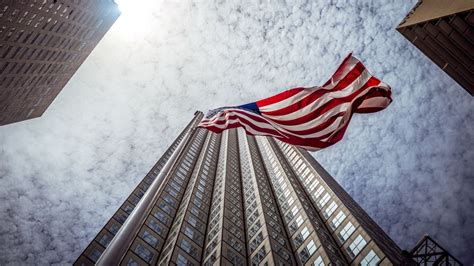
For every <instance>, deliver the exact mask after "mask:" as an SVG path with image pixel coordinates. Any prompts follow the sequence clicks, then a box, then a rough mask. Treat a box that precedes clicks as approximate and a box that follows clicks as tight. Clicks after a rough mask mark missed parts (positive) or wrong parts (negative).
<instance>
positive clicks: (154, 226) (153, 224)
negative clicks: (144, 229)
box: [148, 220, 163, 235]
mask: <svg viewBox="0 0 474 266" xmlns="http://www.w3.org/2000/svg"><path fill="white" fill-rule="evenodd" d="M148 226H149V227H150V228H151V229H153V231H155V232H156V233H157V234H159V235H161V232H162V231H163V229H162V228H161V226H160V225H159V224H158V223H157V222H155V220H150V222H149V223H148Z"/></svg>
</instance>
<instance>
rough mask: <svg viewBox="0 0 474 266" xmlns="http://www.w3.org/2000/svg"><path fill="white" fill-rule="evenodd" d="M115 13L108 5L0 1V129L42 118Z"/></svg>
mask: <svg viewBox="0 0 474 266" xmlns="http://www.w3.org/2000/svg"><path fill="white" fill-rule="evenodd" d="M119 14H120V12H119V10H118V7H117V5H116V4H115V3H114V2H113V1H112V0H82V1H72V0H41V1H39V0H2V1H0V125H5V124H9V123H14V122H18V121H22V120H25V119H30V118H35V117H39V116H41V115H42V114H43V113H44V111H45V110H46V109H47V108H48V106H49V105H50V104H51V103H52V102H53V100H54V99H55V98H56V96H57V95H58V94H59V92H60V91H61V89H62V88H63V87H64V86H65V85H66V83H67V82H68V81H69V79H70V78H71V77H72V76H73V74H74V73H75V72H76V71H77V69H78V68H79V66H80V65H81V64H82V63H83V62H84V60H85V59H86V58H87V56H88V55H89V54H90V53H91V52H92V50H93V49H94V47H95V46H96V45H97V43H98V42H99V41H100V40H101V39H102V37H103V36H104V35H105V33H106V32H107V31H108V30H109V28H110V27H111V26H112V24H113V23H114V22H115V20H116V19H117V18H118V16H119Z"/></svg>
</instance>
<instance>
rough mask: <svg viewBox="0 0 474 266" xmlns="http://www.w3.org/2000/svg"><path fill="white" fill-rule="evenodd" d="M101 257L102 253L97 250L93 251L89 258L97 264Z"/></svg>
mask: <svg viewBox="0 0 474 266" xmlns="http://www.w3.org/2000/svg"><path fill="white" fill-rule="evenodd" d="M100 255H102V253H101V252H100V251H98V250H97V249H93V250H92V252H91V254H90V255H89V258H90V259H91V260H92V261H93V262H96V261H97V260H98V259H99V257H100Z"/></svg>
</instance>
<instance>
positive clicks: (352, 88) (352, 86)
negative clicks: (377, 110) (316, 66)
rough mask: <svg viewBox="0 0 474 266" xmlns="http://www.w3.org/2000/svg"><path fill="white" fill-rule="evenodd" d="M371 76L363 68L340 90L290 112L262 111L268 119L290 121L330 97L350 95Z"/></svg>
mask: <svg viewBox="0 0 474 266" xmlns="http://www.w3.org/2000/svg"><path fill="white" fill-rule="evenodd" d="M371 77H372V76H371V75H370V74H369V72H368V71H367V70H364V71H363V72H362V73H361V75H360V76H359V77H357V79H355V80H354V81H353V82H352V83H351V84H350V85H349V86H347V87H346V88H344V89H343V90H340V91H334V92H329V93H326V94H324V95H323V96H321V97H320V98H318V99H317V100H315V101H314V102H312V103H311V104H308V105H307V106H305V107H303V108H301V109H298V110H296V111H294V112H292V113H288V114H284V115H278V116H274V115H268V114H264V113H262V114H263V115H264V116H265V117H268V118H270V119H275V120H281V121H291V120H295V119H297V118H299V117H302V116H305V115H307V114H309V113H311V112H313V111H314V110H316V109H318V108H319V107H321V106H322V105H324V104H325V103H327V102H329V101H330V100H332V99H337V98H343V97H346V96H349V95H351V94H352V93H354V92H356V91H358V90H359V89H360V88H361V87H362V86H364V84H365V83H367V81H368V80H369V79H370V78H371Z"/></svg>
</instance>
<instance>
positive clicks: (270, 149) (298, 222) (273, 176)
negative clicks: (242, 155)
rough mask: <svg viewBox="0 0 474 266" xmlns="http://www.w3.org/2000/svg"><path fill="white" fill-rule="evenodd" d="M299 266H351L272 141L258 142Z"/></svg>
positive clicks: (260, 139)
mask: <svg viewBox="0 0 474 266" xmlns="http://www.w3.org/2000/svg"><path fill="white" fill-rule="evenodd" d="M257 143H258V146H259V148H260V151H261V154H262V157H263V160H264V162H265V167H266V169H267V172H268V174H269V176H270V182H271V184H272V187H273V189H274V191H275V194H276V197H277V200H278V204H279V207H280V210H281V213H282V215H283V217H284V222H285V225H286V228H287V230H288V232H289V234H290V238H291V242H292V246H293V252H294V253H295V254H298V255H297V258H296V259H297V261H298V263H299V264H313V263H314V264H316V265H319V264H320V263H323V264H329V263H333V264H336V265H347V264H348V263H347V261H346V259H345V258H344V256H343V255H342V254H341V253H340V252H339V249H338V248H337V244H336V243H335V242H334V240H333V239H332V237H331V235H330V233H329V232H327V231H326V229H325V227H324V225H323V222H322V221H321V219H320V217H319V216H318V214H317V212H316V210H314V208H313V207H312V206H311V204H310V200H309V199H308V198H307V196H306V194H304V192H303V190H302V188H301V187H300V186H299V184H298V183H297V182H296V181H295V176H294V174H293V173H292V172H291V170H290V169H289V166H288V165H287V162H286V161H285V160H284V158H283V157H282V155H281V154H280V153H279V150H278V149H277V147H274V146H273V145H272V143H271V139H269V138H260V137H259V138H257Z"/></svg>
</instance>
